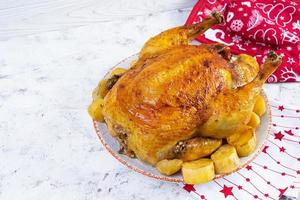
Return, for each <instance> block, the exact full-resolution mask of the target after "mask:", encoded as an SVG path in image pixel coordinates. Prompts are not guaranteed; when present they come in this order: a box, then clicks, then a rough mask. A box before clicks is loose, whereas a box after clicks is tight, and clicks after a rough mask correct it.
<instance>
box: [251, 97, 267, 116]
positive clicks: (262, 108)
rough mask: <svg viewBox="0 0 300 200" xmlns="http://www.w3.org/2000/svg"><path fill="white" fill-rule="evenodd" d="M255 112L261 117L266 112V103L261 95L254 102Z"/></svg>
mask: <svg viewBox="0 0 300 200" xmlns="http://www.w3.org/2000/svg"><path fill="white" fill-rule="evenodd" d="M253 112H255V113H256V114H257V115H258V116H260V117H261V116H263V114H265V112H266V103H265V101H264V98H263V97H262V96H261V95H259V96H258V97H257V100H256V102H255V104H254V108H253Z"/></svg>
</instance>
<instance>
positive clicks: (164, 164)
mask: <svg viewBox="0 0 300 200" xmlns="http://www.w3.org/2000/svg"><path fill="white" fill-rule="evenodd" d="M181 166H182V160H179V159H173V160H166V159H164V160H161V161H159V162H158V163H157V164H156V169H157V170H158V171H159V172H160V173H161V174H164V175H167V176H170V175H173V174H175V173H176V172H178V171H179V170H180V169H181Z"/></svg>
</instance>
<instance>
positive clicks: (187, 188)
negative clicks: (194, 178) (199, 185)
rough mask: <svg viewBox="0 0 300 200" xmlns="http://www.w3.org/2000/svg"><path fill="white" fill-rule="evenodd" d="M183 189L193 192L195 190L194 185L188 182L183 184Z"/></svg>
mask: <svg viewBox="0 0 300 200" xmlns="http://www.w3.org/2000/svg"><path fill="white" fill-rule="evenodd" d="M183 189H185V190H186V191H187V192H192V191H193V192H194V191H196V189H195V188H194V185H190V184H185V185H184V186H183Z"/></svg>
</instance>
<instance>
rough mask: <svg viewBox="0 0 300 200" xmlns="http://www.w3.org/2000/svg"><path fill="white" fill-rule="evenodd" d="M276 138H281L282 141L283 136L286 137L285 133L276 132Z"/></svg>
mask: <svg viewBox="0 0 300 200" xmlns="http://www.w3.org/2000/svg"><path fill="white" fill-rule="evenodd" d="M274 135H275V138H274V139H275V140H280V141H282V138H283V137H284V135H283V134H282V133H281V131H279V132H278V133H275V134H274Z"/></svg>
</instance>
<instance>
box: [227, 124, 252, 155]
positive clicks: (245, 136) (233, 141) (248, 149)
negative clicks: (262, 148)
mask: <svg viewBox="0 0 300 200" xmlns="http://www.w3.org/2000/svg"><path fill="white" fill-rule="evenodd" d="M227 142H228V144H230V145H232V146H234V147H235V148H236V151H237V153H238V155H239V156H240V157H244V156H248V155H250V154H251V153H252V152H253V151H254V150H255V147H256V136H255V130H254V129H253V128H252V127H251V126H249V127H248V128H247V129H245V130H244V131H242V132H239V133H235V134H233V135H231V136H229V137H228V138H227Z"/></svg>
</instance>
